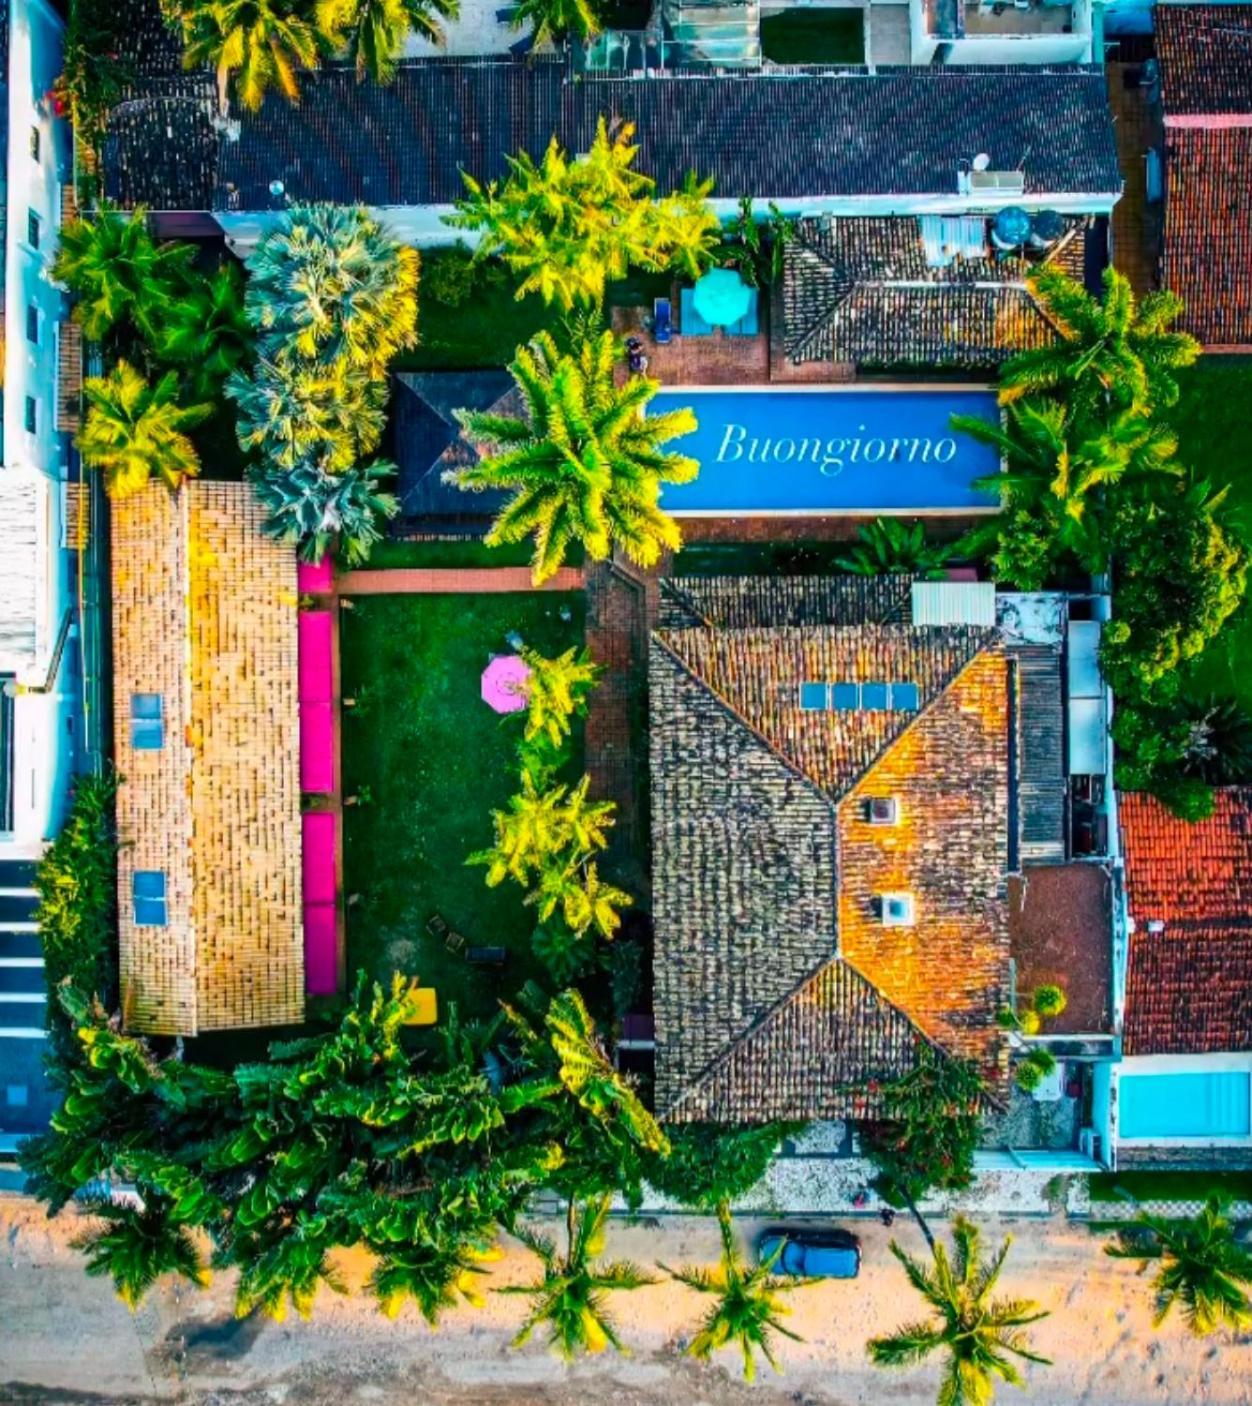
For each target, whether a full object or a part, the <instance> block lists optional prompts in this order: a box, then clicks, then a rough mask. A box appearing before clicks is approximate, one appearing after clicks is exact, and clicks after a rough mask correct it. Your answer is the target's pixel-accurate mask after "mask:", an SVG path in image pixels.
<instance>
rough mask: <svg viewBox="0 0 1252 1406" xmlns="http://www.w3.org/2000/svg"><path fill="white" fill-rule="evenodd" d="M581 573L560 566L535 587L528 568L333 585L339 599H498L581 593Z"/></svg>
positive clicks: (415, 574)
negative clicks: (531, 593)
mask: <svg viewBox="0 0 1252 1406" xmlns="http://www.w3.org/2000/svg"><path fill="white" fill-rule="evenodd" d="M582 588H583V573H582V571H581V570H580V569H579V568H577V567H573V566H563V567H561V569H560V570H559V571H558V572H557V573H556V575H555V576H553V577H552V578H551V580H549V581H545V582H544V583H543V585H542V586H536V585H535V584H534V582H533V581H532V580H531V577H530V568H529V567H528V566H496V567H484V568H481V569H477V568H475V569H467V568H464V567H459V568H451V567H437V568H429V569H425V568H419V567H406V568H403V569H396V570H382V571H368V570H366V571H348V572H345V573H344V574H343V575H342V576H340V577H339V578H338V580H337V582H336V589H337V591H338V594H339V595H341V596H440V595H457V594H460V593H462V592H466V593H469V594H473V595H499V594H503V593H505V592H514V591H581V590H582Z"/></svg>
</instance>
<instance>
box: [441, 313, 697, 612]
mask: <svg viewBox="0 0 1252 1406" xmlns="http://www.w3.org/2000/svg"><path fill="white" fill-rule="evenodd" d="M616 357H617V344H616V342H615V341H614V338H613V335H612V333H611V332H608V331H602V332H600V333H598V334H592V335H587V336H584V337H581V338H579V339H577V342H576V344H575V346H574V348H573V349H572V350H571V351H569V352H562V351H560V350H559V349H558V347H557V344H556V342H555V341H554V340H553V338H552V337H551V335H550V334H549V333H547V332H541V333H540V334H539V335H538V336H537V337H536V338H535V340H534V341H533V342H532V343H531V344H530V346H529V347H522V348H519V350H518V353H517V356H516V357H515V358H514V360H513V363H512V365H511V367H510V368H509V369H510V371H511V372H512V374H513V379H514V380H515V381H516V383H517V386H518V389H519V390H520V391H521V394H522V398H523V400H524V402H525V406H526V416H525V418H515V417H513V416H509V415H499V414H494V413H492V412H489V411H469V410H461V411H458V412H457V418H458V419H459V421H460V422H461V425H462V426H463V427H464V429H465V433H466V435H467V436H468V438H469V439H470V440H471V441H472V442H473V443H474V444H476V445H478V446H480V447H481V448H482V449H483V450H484V451H485V452H486V457H484V458H483V459H482V460H480V461H479V462H478V463H477V464H473V465H471V466H470V467H469V468H466V469H462V470H459V471H450V472H449V473H448V474H447V475H446V478H447V480H448V481H449V482H452V483H456V484H459V485H460V487H462V488H466V489H469V490H470V491H471V492H482V491H483V490H486V489H508V490H512V494H513V496H512V497H511V498H510V500H509V502H508V503H507V504H506V505H505V507H504V508H503V510H502V511H501V513H500V515H499V516H498V517H497V518H496V521H495V523H494V525H493V526H492V529H491V531H490V532H489V533H488V534H487V538H486V540H487V542H488V543H489V544H491V545H493V546H494V545H497V544H499V543H503V542H520V541H521V540H522V539H523V538H525V537H529V536H532V535H533V537H534V539H535V554H534V558H533V562H532V574H533V578H534V581H535V584H536V585H538V584H540V583H542V582H543V581H546V580H548V579H549V578H550V577H551V576H552V575H553V574H554V573H555V572H556V570H557V568H558V567H559V566H560V565H561V563H562V562H563V561H564V559H565V553H566V551H567V550H568V548H569V546H570V544H571V543H572V542H576V541H577V542H581V543H582V544H583V546H584V547H585V548H586V551H587V554H588V555H589V556H590V557H592V558H593V559H594V560H596V561H603V560H605V559H606V558H607V557H608V555H609V553H610V551H611V549H612V547H613V546H614V545H617V546H620V547H621V548H622V550H623V551H625V553H626V555H627V556H628V557H630V558H631V560H632V561H636V562H638V563H639V564H640V565H641V566H652V565H654V564H655V563H656V562H657V560H658V559H659V558H660V555H661V553H662V551H664V550H665V549H666V548H670V549H675V548H677V547H678V546H679V545H680V544H681V542H682V534H681V533H680V531H679V529H678V525H677V523H675V521H674V520H673V518H671V517H669V516H668V515H667V514H666V513H665V512H663V511H662V510H661V508H660V506H659V503H660V493H661V485H662V484H665V483H689V482H690V481H691V480H692V479H693V478H695V476H696V474H697V473H698V472H699V469H700V466H699V464H697V463H696V461H695V460H694V459H688V458H686V457H684V456H683V455H681V454H675V453H672V452H665V451H663V450H662V449H661V446H662V445H663V444H665V443H666V442H667V441H669V440H671V439H674V438H676V437H677V436H679V435H684V434H690V433H691V432H692V431H693V430H694V429H695V428H696V420H695V416H694V415H693V414H692V413H691V411H690V410H689V409H686V408H684V409H682V410H671V411H668V412H666V413H664V414H661V415H645V414H644V410H645V408H646V406H647V404H648V402H649V401H650V400H651V399H652V397H653V396H654V395H656V393H657V391H658V390H659V389H660V385H659V383H658V382H656V381H653V380H650V379H648V378H647V377H644V376H635V377H632V378H631V380H630V381H628V382H627V383H626V384H625V385H622V386H619V385H617V384H616V383H615V381H614V377H613V366H614V362H615V360H616Z"/></svg>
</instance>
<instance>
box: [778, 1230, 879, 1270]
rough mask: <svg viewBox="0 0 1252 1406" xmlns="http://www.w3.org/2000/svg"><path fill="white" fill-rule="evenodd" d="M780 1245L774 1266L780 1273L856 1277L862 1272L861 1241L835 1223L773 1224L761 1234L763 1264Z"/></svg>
mask: <svg viewBox="0 0 1252 1406" xmlns="http://www.w3.org/2000/svg"><path fill="white" fill-rule="evenodd" d="M780 1245H781V1246H782V1253H781V1254H780V1255H779V1256H778V1260H777V1263H776V1264H775V1266H774V1268H775V1269H776V1270H777V1271H778V1272H779V1273H780V1274H799V1275H806V1276H810V1277H813V1278H821V1279H855V1278H856V1276H857V1275H858V1274H859V1273H860V1272H861V1242H860V1241H859V1240H858V1239H857V1238H856V1236H855V1235H853V1234H852V1232H851V1231H850V1230H840V1229H839V1228H838V1227H837V1226H817V1225H814V1226H807V1225H805V1226H774V1227H772V1228H771V1229H769V1230H767V1231H766V1232H765V1234H764V1235H762V1236H761V1239H760V1243H759V1244H758V1245H757V1251H756V1252H757V1258H758V1259H759V1260H760V1261H761V1263H762V1264H764V1263H765V1261H766V1260H768V1259H769V1258H770V1256H771V1255H773V1254H774V1253H775V1251H777V1250H778V1247H779V1246H780Z"/></svg>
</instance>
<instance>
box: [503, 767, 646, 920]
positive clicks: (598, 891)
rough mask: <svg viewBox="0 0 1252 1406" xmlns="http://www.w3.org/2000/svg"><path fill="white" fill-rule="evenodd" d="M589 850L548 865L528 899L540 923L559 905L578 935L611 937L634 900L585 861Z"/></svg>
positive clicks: (562, 916) (548, 918) (547, 918)
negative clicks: (570, 859) (623, 912)
mask: <svg viewBox="0 0 1252 1406" xmlns="http://www.w3.org/2000/svg"><path fill="white" fill-rule="evenodd" d="M584 779H585V778H584ZM605 804H611V803H610V802H606V803H605ZM586 853H587V851H583V852H582V854H581V855H580V857H579V859H578V860H577V861H576V862H568V863H561V862H559V861H558V862H556V863H553V864H548V865H546V866H545V867H544V869H543V871H542V873H541V874H540V876H539V884H538V886H537V887H536V888H535V889H534V891H533V892H531V893H528V894H527V895H526V902H527V903H533V904H535V905H536V906H537V908H538V911H539V921H540V922H541V923H546V922H548V921H549V920H550V919H551V918H552V916H553V914H554V913H555V912H556V911H557V909H558V908H560V910H561V918H562V920H563V921H564V922H565V924H566V926H567V927H568V928H569V929H570V931H571V932H573V933H574V934H575V936H577V937H582V936H584V935H585V934H586V933H589V932H592V931H595V932H598V933H599V934H600V936H601V937H604V938H612V936H613V934H614V933H615V932H616V931H617V930H618V928H619V927H621V925H622V919H621V914H620V913H619V912H618V909H620V908H628V907H629V906H630V905H631V903H633V902H634V900H633V899H632V898H631V896H630V894H628V893H627V892H626V891H625V890H624V889H619V888H616V887H615V886H614V885H613V884H609V883H605V882H604V880H603V879H601V878H600V875H599V873H598V872H597V870H596V866H595V865H594V864H586V863H584V861H583V856H584V855H585V854H586Z"/></svg>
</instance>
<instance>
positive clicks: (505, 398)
mask: <svg viewBox="0 0 1252 1406" xmlns="http://www.w3.org/2000/svg"><path fill="white" fill-rule="evenodd" d="M393 380H394V384H395V396H394V399H393V401H392V406H391V414H390V436H391V452H392V457H393V458H394V459H395V462H396V467H397V468H398V469H399V471H400V472H399V482H398V489H399V498H400V511H401V513H402V514H403V516H404V517H405V518H409V519H416V518H428V517H434V518H444V519H447V518H474V519H482V520H484V522H485V520H486V519H489V518H491V517H492V516H493V515H494V514H495V512H496V510H497V509H498V508H499V507H500V506H501V505H502V504H503V503H504V501H505V499H506V497H507V494H505V493H503V492H498V493H493V492H488V493H467V492H466V491H465V490H464V489H461V488H457V487H456V485H455V484H449V483H445V482H444V480H443V475H444V473H445V472H447V471H448V470H449V469H457V468H463V467H464V466H466V465H467V464H470V463H473V462H474V461H475V460H476V459H477V457H478V456H477V454H476V452H475V450H474V448H473V446H472V445H470V444H469V443H468V442H467V441H466V440H465V439H464V438H463V436H462V434H461V427H460V425H459V424H458V423H457V420H456V416H455V412H456V411H457V410H460V409H468V410H490V409H492V408H493V407H499V409H500V412H501V413H503V414H513V413H516V411H517V410H518V409H519V406H518V405H515V404H513V403H512V392H513V381H512V378H511V377H510V376H509V374H508V372H507V371H502V370H501V371H493V370H484V371H421V372H414V371H401V372H398V373H396V375H395V376H394V378H393ZM506 402H507V403H506Z"/></svg>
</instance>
